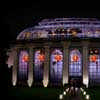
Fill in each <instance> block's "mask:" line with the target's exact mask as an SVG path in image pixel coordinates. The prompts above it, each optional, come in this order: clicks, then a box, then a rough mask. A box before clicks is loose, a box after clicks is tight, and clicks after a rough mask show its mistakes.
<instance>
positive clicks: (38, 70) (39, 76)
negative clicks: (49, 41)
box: [34, 49, 44, 82]
mask: <svg viewBox="0 0 100 100" xmlns="http://www.w3.org/2000/svg"><path fill="white" fill-rule="evenodd" d="M40 55H44V50H41V49H38V50H35V53H34V81H35V82H42V80H43V70H44V61H43V60H40ZM41 59H42V58H41Z"/></svg>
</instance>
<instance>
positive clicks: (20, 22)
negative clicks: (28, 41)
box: [1, 1, 100, 42]
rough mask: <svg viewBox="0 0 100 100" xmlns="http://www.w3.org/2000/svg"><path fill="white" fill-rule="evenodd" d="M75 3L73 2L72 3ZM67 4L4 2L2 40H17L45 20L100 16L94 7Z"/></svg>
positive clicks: (97, 9) (99, 12)
mask: <svg viewBox="0 0 100 100" xmlns="http://www.w3.org/2000/svg"><path fill="white" fill-rule="evenodd" d="M72 3H73V2H72ZM72 3H71V4H68V3H65V4H62V3H58V2H57V3H56V4H53V2H47V4H45V3H43V2H35V3H31V2H25V1H24V2H22V3H21V2H16V1H13V2H11V3H10V2H6V3H5V2H4V3H3V4H2V5H4V6H3V8H1V10H2V9H3V10H2V11H1V12H2V20H1V21H2V23H3V24H2V31H3V33H2V39H4V38H5V41H7V42H8V41H12V40H15V39H16V37H17V35H18V33H19V32H21V31H22V30H23V29H25V28H27V27H31V26H34V25H35V24H37V23H38V21H40V20H41V19H43V18H52V17H97V18H99V16H100V11H99V8H96V9H94V7H93V6H91V7H90V6H87V7H88V9H87V8H86V5H78V6H77V5H74V6H73V5H72Z"/></svg>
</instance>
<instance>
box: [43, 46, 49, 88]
mask: <svg viewBox="0 0 100 100" xmlns="http://www.w3.org/2000/svg"><path fill="white" fill-rule="evenodd" d="M49 54H50V52H49V47H48V46H45V62H44V73H43V85H44V87H47V86H48V83H49V61H50V57H49Z"/></svg>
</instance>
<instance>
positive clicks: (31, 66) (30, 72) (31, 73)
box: [28, 47, 33, 87]
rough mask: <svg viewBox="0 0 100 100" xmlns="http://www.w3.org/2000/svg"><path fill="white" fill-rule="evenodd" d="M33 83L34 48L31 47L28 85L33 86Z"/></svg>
mask: <svg viewBox="0 0 100 100" xmlns="http://www.w3.org/2000/svg"><path fill="white" fill-rule="evenodd" d="M32 83H33V48H32V47H29V72H28V86H29V87H31V86H32Z"/></svg>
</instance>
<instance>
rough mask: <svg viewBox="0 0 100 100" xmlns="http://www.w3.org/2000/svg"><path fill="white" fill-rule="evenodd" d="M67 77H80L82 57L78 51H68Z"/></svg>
mask: <svg viewBox="0 0 100 100" xmlns="http://www.w3.org/2000/svg"><path fill="white" fill-rule="evenodd" d="M69 75H70V76H73V77H76V76H79V77H80V76H81V75H82V56H81V53H80V51H79V50H78V49H71V50H70V55H69Z"/></svg>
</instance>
